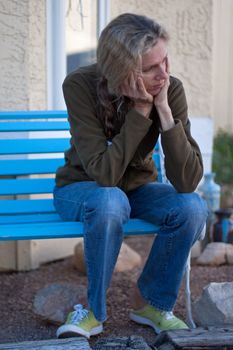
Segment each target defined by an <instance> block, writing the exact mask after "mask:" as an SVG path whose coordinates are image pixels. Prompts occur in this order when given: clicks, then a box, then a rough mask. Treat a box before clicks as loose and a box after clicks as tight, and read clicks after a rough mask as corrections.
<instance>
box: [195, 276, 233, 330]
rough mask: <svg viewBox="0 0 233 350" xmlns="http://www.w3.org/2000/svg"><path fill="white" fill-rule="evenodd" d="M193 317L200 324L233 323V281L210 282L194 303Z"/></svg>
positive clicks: (218, 324) (217, 324)
mask: <svg viewBox="0 0 233 350" xmlns="http://www.w3.org/2000/svg"><path fill="white" fill-rule="evenodd" d="M193 318H194V320H195V321H196V323H197V324H198V325H199V326H220V325H229V324H232V323H233V282H224V283H210V284H209V285H208V286H206V287H205V288H204V289H203V292H202V295H201V297H200V298H199V299H197V300H196V301H195V302H194V303H193Z"/></svg>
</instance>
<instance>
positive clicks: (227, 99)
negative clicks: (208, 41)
mask: <svg viewBox="0 0 233 350" xmlns="http://www.w3.org/2000/svg"><path fill="white" fill-rule="evenodd" d="M213 27H214V46H213V52H214V54H213V57H214V66H213V117H214V121H215V132H217V131H218V130H219V129H220V128H221V129H224V130H226V131H229V132H231V133H233V69H232V62H233V1H232V0H214V15H213Z"/></svg>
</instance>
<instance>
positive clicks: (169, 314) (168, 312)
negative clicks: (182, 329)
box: [161, 311, 174, 320]
mask: <svg viewBox="0 0 233 350" xmlns="http://www.w3.org/2000/svg"><path fill="white" fill-rule="evenodd" d="M161 315H164V316H165V318H166V320H171V319H172V318H174V315H173V312H172V311H161Z"/></svg>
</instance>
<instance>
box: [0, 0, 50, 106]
mask: <svg viewBox="0 0 233 350" xmlns="http://www.w3.org/2000/svg"><path fill="white" fill-rule="evenodd" d="M45 39H46V16H45V0H40V1H38V0H20V1H19V0H7V1H6V0H0V43H1V50H0V62H1V69H0V92H1V93H0V110H20V109H45V108H46V64H45V63H46V56H45V51H46V41H45Z"/></svg>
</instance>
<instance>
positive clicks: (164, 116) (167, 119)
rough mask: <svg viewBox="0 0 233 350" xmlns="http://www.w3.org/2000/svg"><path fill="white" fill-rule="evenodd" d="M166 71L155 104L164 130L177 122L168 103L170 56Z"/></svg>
mask: <svg viewBox="0 0 233 350" xmlns="http://www.w3.org/2000/svg"><path fill="white" fill-rule="evenodd" d="M166 73H167V77H166V78H165V79H164V83H163V86H162V88H161V90H160V92H159V93H158V94H157V95H156V96H155V97H154V105H155V107H156V109H157V112H158V114H159V118H160V122H161V127H162V130H163V131H166V130H169V129H171V128H173V127H174V125H175V122H174V119H173V116H172V112H171V109H170V107H169V104H168V95H167V93H168V88H169V85H170V76H169V73H170V65H169V60H168V57H167V59H166Z"/></svg>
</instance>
